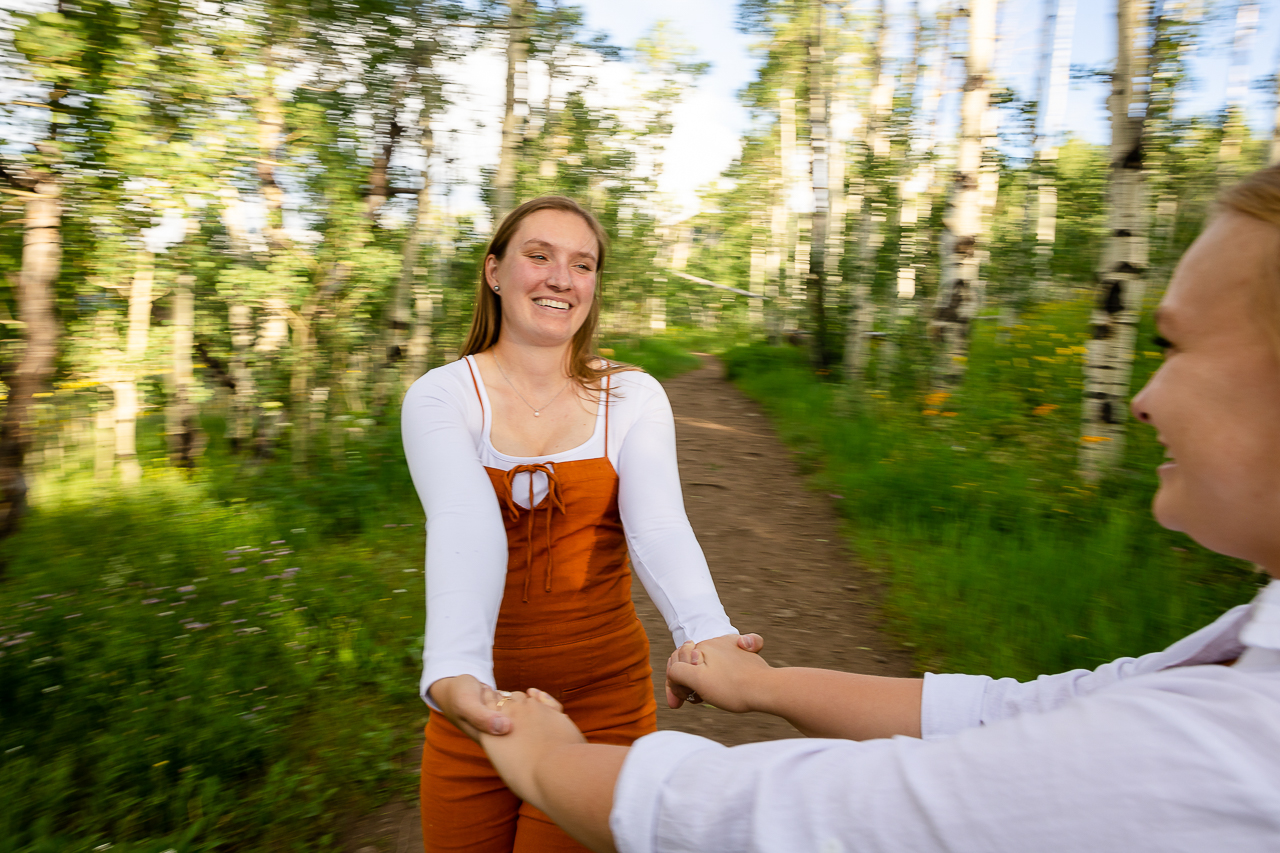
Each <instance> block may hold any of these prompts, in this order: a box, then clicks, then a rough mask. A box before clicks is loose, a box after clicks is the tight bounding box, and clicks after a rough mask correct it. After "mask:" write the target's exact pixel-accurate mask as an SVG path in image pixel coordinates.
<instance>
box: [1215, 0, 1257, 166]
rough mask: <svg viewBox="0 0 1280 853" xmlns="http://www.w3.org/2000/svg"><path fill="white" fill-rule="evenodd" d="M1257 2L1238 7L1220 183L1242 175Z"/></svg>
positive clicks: (1221, 144)
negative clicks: (1241, 151)
mask: <svg viewBox="0 0 1280 853" xmlns="http://www.w3.org/2000/svg"><path fill="white" fill-rule="evenodd" d="M1258 19H1259V9H1258V3H1257V0H1239V2H1238V3H1237V4H1236V21H1235V33H1234V35H1233V38H1232V46H1231V66H1230V69H1229V70H1228V72H1227V103H1226V106H1225V107H1224V108H1223V111H1222V140H1221V141H1220V142H1219V144H1218V180H1219V182H1224V183H1225V182H1229V181H1231V180H1232V179H1233V178H1235V177H1236V175H1237V174H1238V173H1239V171H1240V162H1239V161H1240V146H1241V145H1242V144H1243V142H1244V131H1245V116H1244V100H1245V95H1246V94H1247V93H1248V91H1249V59H1250V53H1251V50H1252V47H1253V36H1254V33H1255V32H1256V31H1257V29H1258Z"/></svg>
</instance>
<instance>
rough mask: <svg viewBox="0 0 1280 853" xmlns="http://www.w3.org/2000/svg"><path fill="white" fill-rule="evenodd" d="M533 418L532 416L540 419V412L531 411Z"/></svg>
mask: <svg viewBox="0 0 1280 853" xmlns="http://www.w3.org/2000/svg"><path fill="white" fill-rule="evenodd" d="M533 416H534V417H535V418H540V417H542V412H539V411H538V410H537V409H534V410H533Z"/></svg>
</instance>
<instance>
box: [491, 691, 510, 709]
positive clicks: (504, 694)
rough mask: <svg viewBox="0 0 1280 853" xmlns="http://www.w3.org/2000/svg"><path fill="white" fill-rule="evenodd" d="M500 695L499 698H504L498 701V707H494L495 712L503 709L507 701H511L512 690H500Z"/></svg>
mask: <svg viewBox="0 0 1280 853" xmlns="http://www.w3.org/2000/svg"><path fill="white" fill-rule="evenodd" d="M498 695H499V696H501V697H502V698H501V699H499V700H498V704H497V705H494V706H493V708H494V710H495V711H496V710H499V709H501V708H502V706H503V705H504V704H506V701H507V700H508V699H510V698H511V691H510V690H499V691H498Z"/></svg>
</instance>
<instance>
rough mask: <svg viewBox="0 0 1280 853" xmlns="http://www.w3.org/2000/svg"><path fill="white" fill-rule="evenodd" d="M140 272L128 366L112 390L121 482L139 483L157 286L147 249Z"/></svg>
mask: <svg viewBox="0 0 1280 853" xmlns="http://www.w3.org/2000/svg"><path fill="white" fill-rule="evenodd" d="M137 264H138V265H137V269H136V270H135V271H134V274H133V283H132V285H131V286H130V287H129V331H128V337H127V338H126V343H125V364H124V366H123V368H122V369H121V371H120V373H119V375H118V378H117V379H116V381H115V382H114V383H112V386H111V389H112V391H114V392H115V396H116V406H115V411H116V465H117V466H118V467H119V469H120V480H121V481H122V482H124V483H136V482H138V480H140V479H142V466H140V465H139V464H138V439H137V433H138V408H139V400H138V379H139V377H141V376H142V372H143V368H144V359H145V358H146V355H147V338H148V336H149V333H150V330H151V293H152V290H153V286H154V282H155V259H154V257H153V256H152V254H151V253H150V252H148V251H147V250H146V249H141V250H139V252H138V261H137Z"/></svg>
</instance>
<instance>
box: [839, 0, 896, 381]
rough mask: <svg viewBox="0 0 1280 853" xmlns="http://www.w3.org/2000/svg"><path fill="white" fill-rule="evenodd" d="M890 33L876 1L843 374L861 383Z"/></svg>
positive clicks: (871, 308) (888, 98) (889, 80)
mask: <svg viewBox="0 0 1280 853" xmlns="http://www.w3.org/2000/svg"><path fill="white" fill-rule="evenodd" d="M887 34H888V13H887V10H886V2H885V0H879V2H878V3H877V4H876V24H875V32H874V33H873V34H872V36H871V38H870V39H869V49H870V62H869V63H868V72H867V73H868V82H869V84H870V90H869V93H868V97H867V120H866V125H865V126H864V136H863V140H862V143H863V144H862V204H861V206H860V211H859V214H860V220H859V223H858V264H857V269H856V270H855V272H854V275H853V292H852V294H851V297H852V298H851V300H850V303H851V304H850V306H849V323H848V327H847V329H846V332H845V345H844V366H845V376H846V377H848V379H849V380H850V381H851V382H861V381H862V379H863V377H864V374H865V373H866V369H867V360H868V357H869V354H870V351H871V349H870V346H869V339H868V338H867V334H868V333H869V332H870V331H871V329H872V327H873V326H874V325H875V316H876V304H875V301H874V300H873V299H872V297H871V284H872V281H873V280H874V278H875V271H874V269H873V267H874V262H875V250H876V248H877V245H878V242H879V241H878V240H877V237H878V236H879V235H878V233H877V230H876V225H877V218H876V213H877V212H876V209H875V208H876V204H875V203H874V202H873V201H872V199H873V197H874V195H875V193H874V189H873V181H874V180H875V179H876V177H877V175H876V170H877V167H878V164H879V162H880V158H881V157H884V156H886V155H888V153H889V137H888V136H887V135H886V134H885V132H884V118H885V116H886V115H887V114H888V112H889V110H890V109H891V108H892V107H893V75H892V73H890V71H889V70H888V68H886V66H885V62H884V49H885V40H886V36H887Z"/></svg>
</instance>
